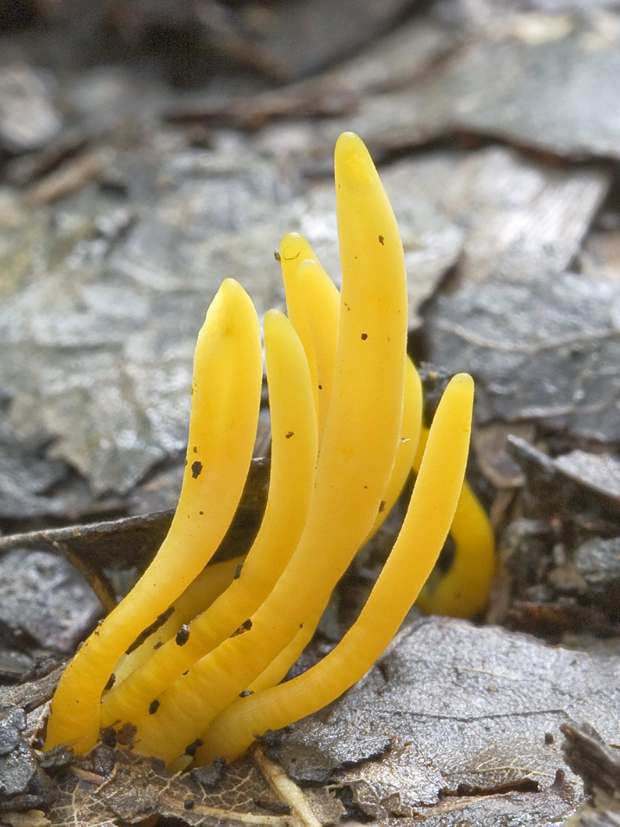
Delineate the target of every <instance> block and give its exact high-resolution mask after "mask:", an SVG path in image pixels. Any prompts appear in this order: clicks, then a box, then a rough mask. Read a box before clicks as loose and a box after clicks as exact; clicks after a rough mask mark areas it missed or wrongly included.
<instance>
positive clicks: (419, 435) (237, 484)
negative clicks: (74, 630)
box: [46, 133, 493, 768]
mask: <svg viewBox="0 0 620 827" xmlns="http://www.w3.org/2000/svg"><path fill="white" fill-rule="evenodd" d="M335 176H336V198H337V212H338V230H339V237H340V255H341V263H342V289H341V291H338V290H337V288H336V287H335V285H334V283H333V282H332V281H331V279H330V278H329V277H328V275H327V274H326V273H325V271H324V270H323V269H322V268H321V266H320V264H319V263H318V261H317V259H316V257H315V255H314V253H313V251H312V249H311V248H310V246H309V245H308V243H307V242H306V241H305V240H304V239H303V238H302V237H301V236H299V235H297V234H289V235H287V236H285V237H284V239H283V241H282V245H281V254H280V260H281V265H282V272H283V278H284V286H285V292H286V302H287V310H288V317H287V316H286V315H284V314H283V313H280V312H279V311H276V310H272V311H269V312H268V313H267V314H266V315H265V318H264V326H263V327H264V349H265V361H266V371H267V381H268V386H269V404H270V417H271V431H272V450H271V471H270V484H269V492H268V499H267V505H266V510H265V514H264V517H263V520H262V524H261V527H260V530H259V532H258V535H257V537H256V539H255V541H254V543H253V545H252V547H251V549H250V551H249V552H248V554H247V556H245V558H241V557H240V558H237V559H235V560H230V561H227V562H224V563H216V564H213V565H209V566H207V563H208V562H209V560H210V559H211V557H212V556H213V554H214V552H215V551H216V550H217V548H218V545H219V544H220V542H221V540H222V538H223V537H224V534H225V533H226V530H227V528H228V526H229V525H230V523H231V520H232V518H233V515H234V513H235V509H236V507H237V505H238V503H239V500H240V497H241V492H242V489H243V485H244V482H245V479H246V476H247V474H248V470H249V466H250V461H251V457H252V450H253V446H254V441H255V435H256V428H257V421H258V413H259V404H260V393H261V382H262V369H263V368H262V348H261V336H260V328H259V321H258V318H257V314H256V311H255V309H254V306H253V304H252V302H251V300H250V298H249V297H248V295H247V294H246V293H245V291H244V290H243V288H242V287H241V286H240V285H239V284H238V283H237V282H235V281H234V280H232V279H227V280H226V281H224V282H223V284H222V286H221V287H220V289H219V291H218V293H217V295H216V296H215V298H214V300H213V302H212V304H211V306H210V307H209V310H208V312H207V316H206V320H205V323H204V326H203V328H202V329H201V331H200V334H199V336H198V342H197V345H196V353H195V363H194V381H193V399H192V412H191V418H190V427H189V440H188V449H187V461H186V467H185V474H184V479H183V486H182V490H181V495H180V499H179V504H178V507H177V510H176V513H175V516H174V519H173V522H172V525H171V527H170V530H169V533H168V536H167V537H166V539H165V541H164V543H163V545H162V546H161V548H160V550H159V552H158V553H157V555H156V557H155V559H154V560H153V562H152V563H151V565H150V566H149V568H148V569H147V571H146V572H145V574H144V575H143V576H142V578H141V579H140V580H139V581H138V583H137V584H136V586H135V587H134V588H133V590H132V591H131V592H130V593H129V595H128V596H127V597H126V598H125V599H124V600H123V601H122V602H121V603H120V604H119V605H118V606H117V607H116V608H115V609H114V611H113V612H111V614H110V615H108V617H106V618H105V620H104V621H103V622H102V623H101V624H100V625H99V627H98V628H97V629H96V630H95V632H94V633H93V634H92V635H91V637H90V638H89V639H88V640H87V641H86V642H85V643H84V644H83V646H82V647H81V649H80V650H79V651H78V653H77V654H76V656H75V657H74V659H73V660H72V661H71V663H70V664H69V666H68V667H67V669H66V671H65V673H64V675H63V677H62V679H61V681H60V683H59V686H58V689H57V691H56V694H55V696H54V699H53V701H52V706H51V713H50V718H49V722H48V728H47V740H46V749H51V748H52V747H54V746H56V745H58V744H67V745H68V746H70V747H72V748H73V749H74V750H76V751H77V752H81V753H83V752H86V751H87V750H89V749H90V748H91V747H93V746H94V745H95V744H96V743H97V740H98V738H99V733H100V730H101V729H102V728H106V727H110V726H113V727H117V728H118V727H121V726H123V725H124V724H131V725H132V726H133V727H134V728H135V730H134V731H135V735H134V749H135V750H136V751H137V752H139V753H142V754H145V755H155V756H159V757H161V758H163V759H164V760H165V761H166V763H167V764H168V765H170V766H172V767H174V768H181V767H182V766H184V765H187V764H188V763H189V762H190V761H191V760H194V761H196V762H198V763H207V762H209V761H211V760H213V759H214V758H216V757H222V758H226V759H228V760H231V759H233V758H235V757H236V756H237V755H239V754H240V753H241V752H242V751H243V750H244V749H245V748H246V747H247V746H248V745H249V744H250V743H251V742H252V740H253V739H254V737H255V736H256V735H261V734H263V733H264V732H265V731H266V730H268V729H277V728H280V727H282V726H285V725H287V724H289V723H291V722H293V721H295V720H298V719H299V718H301V717H304V716H305V715H308V714H310V713H311V712H313V711H315V710H317V709H319V708H321V707H322V706H324V705H325V704H327V703H329V702H330V701H332V700H334V699H335V698H337V697H338V696H339V695H340V694H342V693H343V692H344V691H345V690H346V689H347V688H348V687H350V686H351V685H352V684H353V683H354V682H355V681H356V680H358V679H359V678H360V677H362V675H364V673H365V672H366V671H367V670H368V669H369V668H370V666H371V665H372V664H373V663H374V661H375V660H376V659H377V658H378V657H379V656H380V655H381V653H382V652H383V651H384V649H385V648H386V646H387V645H388V643H389V642H390V640H391V639H392V637H393V635H394V634H395V632H396V631H397V629H398V627H399V625H400V624H401V622H402V620H403V618H404V617H405V614H406V613H407V611H408V610H409V608H410V606H411V604H412V603H413V602H414V601H415V599H416V597H417V596H418V594H419V592H420V589H421V588H422V586H423V584H424V583H425V581H426V579H427V578H428V576H429V574H430V572H431V570H432V568H433V566H434V564H435V561H436V559H437V557H438V555H439V552H440V551H441V548H442V546H443V544H444V541H445V539H446V536H447V534H448V531H449V529H450V525H451V523H452V520H453V518H454V517H455V512H456V520H455V530H454V539H455V542H456V561H455V563H454V565H453V568H452V570H451V571H450V572H449V573H448V575H447V576H446V577H445V578H444V579H443V580H441V581H440V583H439V585H438V587H437V589H436V590H435V591H434V592H429V593H428V594H426V596H425V600H426V607H427V608H430V609H433V608H434V603H437V604H441V606H440V608H442V609H443V610H446V609H447V610H448V611H451V612H452V613H454V614H461V615H467V614H470V613H473V612H475V611H478V610H479V609H481V608H482V607H483V605H484V601H485V599H486V592H487V589H488V582H489V579H490V575H491V571H492V551H493V545H492V536H491V533H490V529H489V526H488V522H487V521H486V518H485V516H484V514H483V512H482V511H481V509H480V507H479V505H478V503H477V501H476V500H475V498H474V497H473V495H472V494H471V492H470V491H469V490H468V489H467V488H463V477H464V471H465V465H466V462H467V454H468V447H469V434H470V427H471V411H472V399H473V383H472V380H471V378H470V377H469V376H467V375H465V374H460V375H458V376H455V377H454V378H453V379H452V380H451V382H450V383H449V385H448V387H447V389H446V391H445V393H444V395H443V397H442V399H441V401H440V403H439V407H438V409H437V412H436V414H435V417H434V420H433V424H432V426H431V428H430V430H429V431H426V429H423V428H422V394H421V386H420V381H419V378H418V375H417V372H416V370H415V368H414V366H413V363H412V362H411V361H410V360H409V359H408V357H407V353H406V347H407V291H406V279H405V267H404V259H403V250H402V244H401V240H400V236H399V233H398V228H397V225H396V221H395V218H394V214H393V212H392V209H391V207H390V204H389V201H388V199H387V196H386V194H385V192H384V190H383V187H382V185H381V182H380V180H379V177H378V174H377V171H376V169H375V167H374V165H373V163H372V161H371V159H370V156H369V154H368V151H367V150H366V147H365V146H364V144H363V143H362V141H361V140H360V139H359V138H358V137H357V136H355V135H353V134H352V133H345V134H343V135H341V137H340V138H339V140H338V143H337V146H336V154H335ZM412 468H414V469H415V471H416V474H417V476H416V483H415V486H414V489H413V493H412V496H411V500H410V503H409V507H408V510H407V513H406V516H405V519H404V522H403V525H402V528H401V530H400V533H399V535H398V538H397V540H396V542H395V545H394V547H393V549H392V551H391V554H390V556H389V558H388V560H387V562H386V564H385V566H384V568H383V571H382V572H381V574H380V576H379V578H378V580H377V582H376V584H375V586H374V588H373V590H372V592H371V594H370V597H369V598H368V601H367V603H366V605H365V606H364V608H363V609H362V611H361V613H360V615H359V617H358V619H357V621H356V622H355V623H354V625H353V626H352V627H351V629H350V631H349V632H348V633H347V634H346V635H345V636H344V638H343V639H342V640H341V641H340V643H339V644H338V645H337V646H336V647H335V649H334V650H333V651H332V652H331V653H330V654H329V655H327V656H326V657H325V658H324V659H323V660H322V661H320V662H319V663H318V664H317V665H315V666H314V667H312V668H310V669H308V670H307V671H306V672H304V673H303V674H302V675H300V676H299V677H297V678H295V679H293V680H290V681H287V682H285V683H280V682H281V681H282V679H283V678H284V677H285V675H286V673H287V672H288V670H289V668H290V666H291V665H292V664H293V663H294V662H295V660H296V659H297V658H298V656H299V654H300V653H301V651H302V650H303V648H304V646H305V645H306V644H307V642H308V641H309V639H310V638H311V636H312V634H313V632H314V630H315V628H316V625H317V623H318V621H319V618H320V616H321V613H322V611H323V609H324V608H325V605H326V604H327V602H328V600H329V597H330V594H331V592H332V590H333V588H334V586H335V585H336V583H337V581H338V579H339V578H340V577H341V575H342V574H343V573H344V571H345V569H346V568H347V566H348V565H349V563H350V562H351V560H352V558H353V556H354V555H355V553H356V551H357V550H358V549H359V548H360V547H361V546H362V545H363V543H364V542H365V541H366V540H367V539H368V538H369V537H370V536H371V535H372V534H373V532H374V531H376V530H377V528H378V527H379V525H380V524H381V523H382V521H383V520H384V518H385V516H386V515H387V513H388V512H389V510H390V508H391V507H392V505H393V504H394V502H395V501H396V499H397V497H398V495H399V494H400V491H401V489H402V488H403V485H404V483H405V481H406V479H407V477H408V475H409V473H410V472H411V469H412ZM462 489H463V493H462V494H461V490H462ZM457 506H458V508H457ZM454 572H456V574H454ZM446 584H447V585H446Z"/></svg>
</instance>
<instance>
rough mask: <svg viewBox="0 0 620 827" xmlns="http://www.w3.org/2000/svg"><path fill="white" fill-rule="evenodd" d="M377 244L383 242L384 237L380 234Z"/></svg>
mask: <svg viewBox="0 0 620 827" xmlns="http://www.w3.org/2000/svg"><path fill="white" fill-rule="evenodd" d="M379 244H385V238H384V237H383V236H382V235H380V236H379Z"/></svg>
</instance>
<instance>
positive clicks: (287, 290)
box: [280, 233, 320, 417]
mask: <svg viewBox="0 0 620 827" xmlns="http://www.w3.org/2000/svg"><path fill="white" fill-rule="evenodd" d="M306 259H316V256H315V255H314V252H313V250H312V247H311V246H310V244H309V243H308V242H307V241H306V239H305V238H304V237H303V236H302V235H300V234H299V233H287V234H286V235H285V236H283V238H282V241H281V242H280V268H281V270H282V281H283V282H284V294H285V296H286V312H287V313H288V317H289V319H290V320H291V322H292V324H293V327H294V328H295V330H296V331H297V335H298V336H299V338H300V340H301V343H302V345H303V347H304V351H305V353H306V359H307V360H308V367H309V369H310V377H311V380H312V393H313V397H314V408H315V410H316V411H317V417H318V410H319V384H320V382H319V379H318V366H317V357H316V353H315V350H314V336H313V334H312V327H311V322H310V318H309V317H308V315H307V314H306V308H305V302H306V296H305V295H304V293H303V292H302V290H301V285H300V283H299V279H298V276H297V273H298V270H299V265H300V264H301V263H302V261H305V260H306Z"/></svg>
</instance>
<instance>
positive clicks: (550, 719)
mask: <svg viewBox="0 0 620 827" xmlns="http://www.w3.org/2000/svg"><path fill="white" fill-rule="evenodd" d="M619 677H620V658H618V657H607V658H603V657H600V658H595V657H592V656H589V655H587V654H585V653H579V652H574V651H570V650H567V649H561V648H550V647H547V646H545V645H544V644H542V643H540V642H538V641H536V640H534V639H532V638H528V637H526V636H522V635H515V634H511V633H509V632H506V631H503V630H501V629H498V628H492V627H487V628H482V629H478V628H475V627H474V626H472V625H471V624H468V623H464V622H460V621H454V620H448V619H437V618H428V619H426V620H422V621H420V622H418V623H416V624H414V625H413V626H412V627H411V628H410V629H408V630H407V631H405V632H404V633H403V634H402V635H401V637H400V638H399V639H398V641H397V642H395V644H394V645H393V646H392V648H391V649H390V650H389V652H388V653H387V654H386V655H385V656H384V657H383V658H382V659H381V661H380V662H379V663H378V664H377V665H376V666H375V667H374V668H373V669H372V670H371V672H369V673H368V675H367V676H366V677H365V678H364V679H363V680H362V681H361V682H360V683H359V684H358V685H357V686H356V687H354V688H353V689H352V690H351V691H350V692H349V693H348V694H347V695H346V696H345V697H344V698H343V699H341V700H340V701H339V702H337V703H335V704H333V705H332V706H330V707H328V708H327V709H326V710H323V711H322V712H319V713H317V714H316V715H314V716H312V717H311V718H308V719H305V720H304V721H301V722H299V723H298V724H295V725H294V726H293V727H291V728H290V729H289V730H288V731H286V732H285V733H283V734H278V735H277V736H274V737H277V746H274V747H272V751H271V754H272V755H273V756H275V757H276V758H277V760H279V761H281V762H282V764H283V766H284V767H285V768H286V769H287V771H288V772H289V773H290V774H291V775H292V776H293V778H295V779H296V780H298V781H300V782H310V781H313V782H315V783H317V782H321V783H329V784H331V785H334V784H336V785H337V786H339V787H341V788H344V789H347V790H349V791H350V795H351V797H352V801H353V802H354V803H355V805H356V806H357V807H358V808H360V809H361V810H362V811H363V813H364V814H365V816H367V817H368V816H370V817H372V818H376V819H378V820H379V821H380V822H381V823H391V819H393V818H397V817H407V818H415V819H419V820H421V821H424V819H430V821H429V823H430V824H442V825H443V824H453V823H459V822H458V819H457V818H456V817H454V820H448V821H443V820H441V819H439V820H437V821H433V819H434V818H439V813H442V812H444V813H445V812H446V809H449V808H450V807H452V808H454V809H456V810H459V809H460V808H462V807H464V806H466V807H467V810H468V819H469V820H468V821H465V822H461V823H475V824H485V823H493V821H492V814H493V813H494V814H495V817H496V818H499V817H500V816H499V814H500V813H502V812H503V815H502V816H501V817H502V818H505V817H506V812H509V811H511V810H512V811H513V812H514V811H515V809H517V812H518V813H519V819H520V820H515V821H506V822H504V821H502V823H509V824H513V823H514V824H530V823H531V824H537V825H543V824H548V823H552V822H553V823H557V821H558V820H560V819H561V818H565V817H567V816H568V815H569V814H570V813H571V812H572V811H573V810H574V809H575V808H576V806H577V804H578V802H579V801H580V800H582V798H583V794H582V791H581V785H580V783H579V782H578V780H577V779H576V778H575V777H574V776H572V775H570V774H569V775H568V777H567V780H566V782H560V781H559V780H558V782H557V783H556V784H555V786H554V782H555V780H556V777H557V773H558V770H562V769H563V768H564V766H563V759H562V752H561V749H560V744H561V741H562V738H561V735H560V730H559V727H560V725H562V724H564V723H571V722H574V721H581V720H588V721H590V722H591V723H592V725H593V726H595V727H596V728H597V729H599V730H600V731H601V732H603V733H604V736H603V737H605V738H606V739H608V740H611V741H612V742H614V743H616V742H617V741H618V738H619V737H620V728H619V726H618V722H617V716H615V713H614V710H615V709H616V708H617V704H618V701H619V699H620V682H619ZM511 791H512V792H511ZM539 791H542V792H539ZM517 802H518V803H517ZM528 802H529V803H530V805H531V806H532V807H533V810H532V813H534V812H536V819H538V820H535V818H534V817H533V816H532V818H530V816H529V815H528ZM541 807H542V809H541ZM545 808H546V811H545ZM461 815H462V814H461ZM442 818H443V817H442ZM451 818H452V817H451ZM495 823H498V822H497V821H496V822H495Z"/></svg>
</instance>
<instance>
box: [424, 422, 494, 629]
mask: <svg viewBox="0 0 620 827" xmlns="http://www.w3.org/2000/svg"><path fill="white" fill-rule="evenodd" d="M427 438H428V430H427V429H426V428H423V429H422V436H421V440H420V442H421V445H422V448H423V446H424V445H425V444H426V439H427ZM419 459H420V454H419V453H418V456H416V461H415V463H414V469H415V470H416V471H417V468H418V467H419ZM450 536H451V537H452V539H453V541H454V559H453V561H452V565H451V566H450V569H449V570H448V572H447V573H446V574H444V575H443V576H438V577H437V578H436V579H435V575H433V576H432V577H431V578H430V579H429V581H428V582H427V583H426V585H425V586H424V588H423V589H422V591H421V593H420V596H419V598H418V601H417V605H418V606H419V607H420V608H421V609H422V610H423V611H425V612H428V614H441V615H449V616H450V617H465V618H467V617H473V616H474V615H477V614H479V613H480V612H481V611H483V610H484V609H485V607H486V605H487V603H488V601H489V592H490V590H491V581H492V580H493V575H494V573H495V537H494V534H493V527H492V526H491V523H490V521H489V518H488V516H487V514H486V512H485V510H484V509H483V507H482V506H481V505H480V502H479V501H478V499H477V497H476V496H475V495H474V493H473V491H472V490H471V488H470V487H469V485H468V483H467V481H465V482H464V483H463V490H462V491H461V496H460V498H459V502H458V505H457V507H456V513H455V515H454V520H453V522H452V527H451V528H450Z"/></svg>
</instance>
